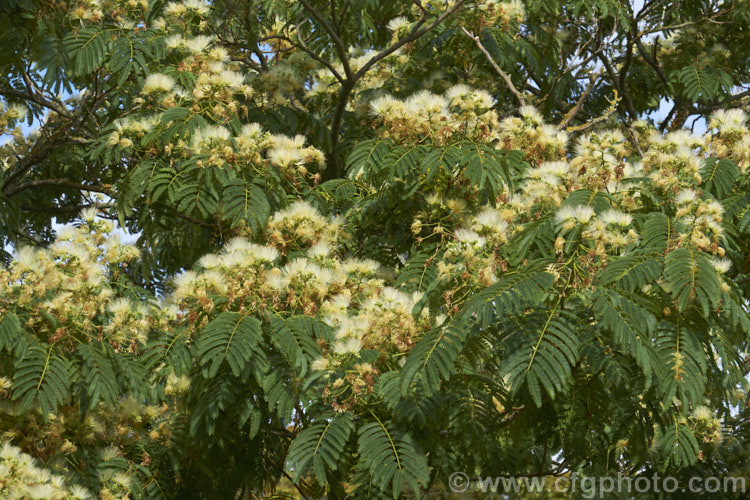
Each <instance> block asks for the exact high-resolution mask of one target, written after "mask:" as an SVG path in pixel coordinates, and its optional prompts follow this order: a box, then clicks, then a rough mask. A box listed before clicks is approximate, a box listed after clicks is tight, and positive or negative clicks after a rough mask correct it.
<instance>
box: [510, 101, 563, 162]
mask: <svg viewBox="0 0 750 500" xmlns="http://www.w3.org/2000/svg"><path fill="white" fill-rule="evenodd" d="M518 113H519V114H520V115H521V116H519V117H510V118H506V119H504V120H503V121H502V122H500V126H499V131H498V134H497V135H498V139H499V140H500V144H501V146H502V147H503V148H505V149H518V150H521V151H523V152H524V153H526V157H527V158H528V159H529V160H530V161H532V162H534V163H540V162H543V161H555V160H561V159H564V158H565V148H566V146H567V142H568V134H567V133H566V132H563V131H561V130H556V129H555V128H554V127H553V126H552V125H549V124H547V123H545V122H544V118H543V117H542V115H541V113H539V111H537V110H536V108H534V107H532V106H522V107H521V108H520V109H519V110H518Z"/></svg>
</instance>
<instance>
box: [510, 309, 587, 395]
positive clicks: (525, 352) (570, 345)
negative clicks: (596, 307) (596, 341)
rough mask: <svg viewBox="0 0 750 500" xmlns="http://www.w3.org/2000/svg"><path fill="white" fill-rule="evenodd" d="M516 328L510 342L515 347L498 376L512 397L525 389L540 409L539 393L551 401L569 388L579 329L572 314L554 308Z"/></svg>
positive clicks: (525, 319)
mask: <svg viewBox="0 0 750 500" xmlns="http://www.w3.org/2000/svg"><path fill="white" fill-rule="evenodd" d="M515 327H516V328H517V329H518V330H516V332H515V333H512V334H511V337H514V338H511V339H510V340H509V342H512V343H513V344H516V346H515V348H514V350H513V351H512V353H511V354H510V356H508V357H507V358H506V359H504V360H503V362H502V363H501V365H500V376H501V377H507V383H508V385H509V386H510V388H511V391H512V392H513V393H517V392H519V390H520V389H521V388H525V389H526V390H527V391H528V393H529V394H530V395H531V398H532V400H533V401H534V404H536V406H537V407H541V406H542V389H544V390H545V391H546V392H547V394H548V395H549V397H550V398H552V399H554V397H555V394H557V393H559V392H563V391H564V390H565V388H566V387H567V385H568V382H569V379H570V373H571V367H572V366H573V365H575V363H576V360H577V359H578V354H579V337H580V331H579V327H578V324H577V321H576V319H575V317H574V316H573V315H572V314H571V313H569V312H566V311H562V310H559V309H557V308H553V309H552V310H550V311H549V312H546V311H536V312H534V313H533V314H529V315H528V316H526V317H524V318H522V319H521V320H520V321H519V322H518V323H516V324H515Z"/></svg>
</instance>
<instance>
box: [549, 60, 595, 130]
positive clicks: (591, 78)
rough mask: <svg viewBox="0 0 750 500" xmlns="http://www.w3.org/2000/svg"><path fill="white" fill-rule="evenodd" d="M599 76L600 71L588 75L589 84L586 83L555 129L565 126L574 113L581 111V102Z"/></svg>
mask: <svg viewBox="0 0 750 500" xmlns="http://www.w3.org/2000/svg"><path fill="white" fill-rule="evenodd" d="M600 76H601V72H599V73H596V74H594V75H590V76H589V84H588V85H586V88H585V89H584V90H583V92H582V93H581V96H580V97H579V98H578V101H577V102H576V104H575V106H573V107H572V108H571V109H570V111H568V112H567V113H566V114H565V116H564V117H563V119H562V121H561V122H560V123H558V124H557V130H562V129H564V128H565V127H567V126H568V124H569V123H570V122H571V121H573V118H575V117H576V115H577V114H578V112H579V111H581V108H583V103H584V102H585V101H586V99H588V97H589V96H590V95H591V92H592V91H593V90H594V85H595V84H596V82H597V81H598V80H599V77H600Z"/></svg>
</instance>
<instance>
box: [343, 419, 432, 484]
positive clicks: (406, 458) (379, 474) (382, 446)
mask: <svg viewBox="0 0 750 500" xmlns="http://www.w3.org/2000/svg"><path fill="white" fill-rule="evenodd" d="M358 450H359V455H360V457H361V460H362V461H363V462H364V463H365V465H366V466H367V469H368V470H369V472H370V475H371V479H372V482H373V484H374V485H375V486H376V487H377V488H378V489H379V490H381V491H382V492H387V493H390V494H392V496H393V498H398V497H399V496H400V495H401V493H402V489H403V487H404V486H406V485H409V486H410V487H411V489H412V490H413V491H415V492H419V491H420V490H421V489H422V488H424V487H426V486H427V484H428V483H429V479H430V473H429V467H428V465H427V459H426V457H425V456H424V454H423V452H422V450H421V449H420V447H419V445H418V444H417V443H416V441H415V440H414V438H413V437H412V436H411V435H409V434H407V433H405V432H400V431H396V430H394V427H393V426H392V425H389V423H388V422H385V423H383V422H382V421H381V420H380V419H378V418H377V417H375V421H371V422H368V423H365V424H364V425H362V426H361V427H360V428H359V439H358Z"/></svg>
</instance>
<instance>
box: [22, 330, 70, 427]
mask: <svg viewBox="0 0 750 500" xmlns="http://www.w3.org/2000/svg"><path fill="white" fill-rule="evenodd" d="M70 380H71V374H70V363H69V361H68V360H66V359H64V358H62V357H60V356H58V355H57V354H55V353H54V348H53V347H51V346H50V347H46V348H43V347H41V346H39V345H32V346H30V347H29V348H28V349H26V352H25V354H24V356H23V358H21V360H20V362H18V363H17V364H16V372H15V373H14V374H13V385H12V387H13V399H14V400H17V401H18V402H19V405H20V408H21V410H25V409H28V408H29V407H31V406H32V405H34V404H39V406H40V407H41V410H42V415H43V416H44V418H45V419H46V418H47V416H48V415H49V414H50V413H54V412H55V411H57V407H58V406H60V405H61V404H63V403H64V402H65V401H66V400H67V399H68V398H69V396H70V391H69V387H70Z"/></svg>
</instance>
